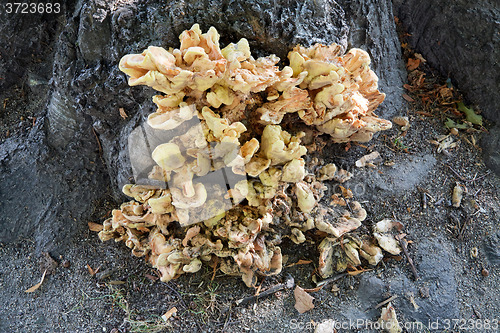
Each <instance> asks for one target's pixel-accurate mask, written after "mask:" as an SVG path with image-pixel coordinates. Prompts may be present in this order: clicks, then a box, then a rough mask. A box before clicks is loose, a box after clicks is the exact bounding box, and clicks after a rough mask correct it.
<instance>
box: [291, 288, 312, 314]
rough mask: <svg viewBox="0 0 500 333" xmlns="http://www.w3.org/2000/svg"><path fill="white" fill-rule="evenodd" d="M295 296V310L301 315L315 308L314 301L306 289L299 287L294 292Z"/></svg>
mask: <svg viewBox="0 0 500 333" xmlns="http://www.w3.org/2000/svg"><path fill="white" fill-rule="evenodd" d="M293 295H294V296H295V309H297V311H299V313H304V312H306V311H309V310H311V309H312V308H314V304H313V299H314V297H312V296H311V295H309V294H308V293H307V292H306V291H305V290H304V289H302V288H301V287H299V286H297V287H295V290H294V291H293Z"/></svg>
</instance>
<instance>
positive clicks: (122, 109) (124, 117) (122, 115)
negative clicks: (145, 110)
mask: <svg viewBox="0 0 500 333" xmlns="http://www.w3.org/2000/svg"><path fill="white" fill-rule="evenodd" d="M118 110H119V111H120V116H121V117H122V118H123V119H127V117H128V115H127V114H126V113H125V109H124V108H119V109H118Z"/></svg>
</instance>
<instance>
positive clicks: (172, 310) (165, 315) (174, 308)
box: [161, 306, 177, 321]
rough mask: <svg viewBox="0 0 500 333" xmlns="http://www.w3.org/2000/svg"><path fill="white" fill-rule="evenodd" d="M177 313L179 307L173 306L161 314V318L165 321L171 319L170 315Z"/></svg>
mask: <svg viewBox="0 0 500 333" xmlns="http://www.w3.org/2000/svg"><path fill="white" fill-rule="evenodd" d="M176 313H177V308H176V307H175V306H174V307H173V308H171V309H170V310H168V311H167V312H165V314H164V315H163V316H161V319H163V321H167V320H169V319H170V317H172V316H173V315H175V314H176Z"/></svg>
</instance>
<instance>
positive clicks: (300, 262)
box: [286, 259, 312, 267]
mask: <svg viewBox="0 0 500 333" xmlns="http://www.w3.org/2000/svg"><path fill="white" fill-rule="evenodd" d="M310 263H312V260H303V259H300V260H299V261H297V262H294V263H293V264H290V265H288V266H286V267H292V266H295V265H307V264H310Z"/></svg>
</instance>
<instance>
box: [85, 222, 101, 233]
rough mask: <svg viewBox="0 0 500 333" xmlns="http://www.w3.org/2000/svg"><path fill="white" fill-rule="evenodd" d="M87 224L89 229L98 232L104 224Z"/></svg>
mask: <svg viewBox="0 0 500 333" xmlns="http://www.w3.org/2000/svg"><path fill="white" fill-rule="evenodd" d="M87 224H88V225H89V229H90V231H95V232H99V231H102V229H103V228H104V226H103V225H102V224H99V223H94V222H89V223H87Z"/></svg>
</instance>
